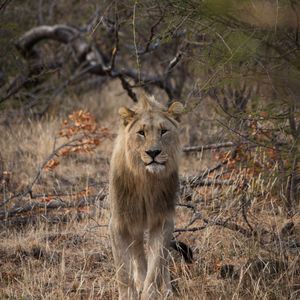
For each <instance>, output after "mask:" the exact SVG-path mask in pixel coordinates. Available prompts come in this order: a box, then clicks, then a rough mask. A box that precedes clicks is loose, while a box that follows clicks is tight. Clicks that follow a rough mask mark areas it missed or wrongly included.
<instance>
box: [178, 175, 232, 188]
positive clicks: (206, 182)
mask: <svg viewBox="0 0 300 300" xmlns="http://www.w3.org/2000/svg"><path fill="white" fill-rule="evenodd" d="M236 183H237V182H236V181H235V180H232V179H227V180H220V179H202V178H201V176H196V177H192V178H187V179H182V180H181V184H183V185H185V184H189V185H190V186H191V187H199V186H215V185H220V186H222V185H233V184H236Z"/></svg>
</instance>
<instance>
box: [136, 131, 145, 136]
mask: <svg viewBox="0 0 300 300" xmlns="http://www.w3.org/2000/svg"><path fill="white" fill-rule="evenodd" d="M137 133H138V134H139V135H142V136H145V131H144V130H140V131H138V132H137Z"/></svg>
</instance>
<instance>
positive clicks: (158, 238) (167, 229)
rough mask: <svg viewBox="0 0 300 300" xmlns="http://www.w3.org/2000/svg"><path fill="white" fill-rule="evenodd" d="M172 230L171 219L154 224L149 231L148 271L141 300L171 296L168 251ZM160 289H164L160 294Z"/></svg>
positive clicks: (172, 222)
mask: <svg viewBox="0 0 300 300" xmlns="http://www.w3.org/2000/svg"><path fill="white" fill-rule="evenodd" d="M173 230H174V221H173V217H170V218H168V219H166V220H165V221H164V222H162V223H159V224H155V225H154V226H153V227H152V228H150V230H149V244H148V270H147V276H146V279H145V283H144V289H143V293H142V300H146V299H158V298H165V296H166V295H168V294H172V287H171V282H170V272H169V250H168V247H169V245H170V241H171V238H172V233H173ZM162 287H164V288H165V291H164V293H162Z"/></svg>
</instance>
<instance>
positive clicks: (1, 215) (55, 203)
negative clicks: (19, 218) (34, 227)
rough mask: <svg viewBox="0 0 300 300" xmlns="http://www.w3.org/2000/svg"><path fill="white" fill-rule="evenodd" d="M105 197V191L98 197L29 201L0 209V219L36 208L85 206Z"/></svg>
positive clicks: (51, 208)
mask: <svg viewBox="0 0 300 300" xmlns="http://www.w3.org/2000/svg"><path fill="white" fill-rule="evenodd" d="M105 197H106V194H105V193H102V194H101V195H100V197H99V195H98V196H97V197H84V198H81V199H80V200H78V201H72V202H71V201H68V202H67V201H63V200H61V199H59V198H58V199H54V200H51V201H49V202H31V203H28V204H26V205H24V206H20V207H16V208H12V209H9V210H6V211H0V220H5V219H8V218H10V217H13V216H16V215H22V214H25V213H29V212H33V211H35V210H37V209H43V210H44V211H47V210H53V209H65V208H79V207H85V206H89V205H91V204H93V203H95V201H96V200H97V201H99V200H100V201H101V200H103V199H104V198H105Z"/></svg>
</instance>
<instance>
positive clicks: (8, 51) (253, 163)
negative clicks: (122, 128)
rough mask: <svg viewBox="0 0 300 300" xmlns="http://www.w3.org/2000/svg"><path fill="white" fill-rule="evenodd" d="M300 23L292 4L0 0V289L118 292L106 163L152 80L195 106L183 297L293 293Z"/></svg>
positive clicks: (179, 275)
mask: <svg viewBox="0 0 300 300" xmlns="http://www.w3.org/2000/svg"><path fill="white" fill-rule="evenodd" d="M299 20H300V4H299V3H298V2H297V1H292V0H290V1H288V0H281V1H268V0H263V1H248V0H245V1H237V0H226V1H224V0H223V1H220V0H214V1H193V0H187V1H175V0H174V1H172V0H170V1H165V0H163V1H139V2H138V1H136V2H135V1H119V2H118V1H96V0H90V1H62V0H54V1H42V0H39V1H38V0H26V1H19V0H4V1H2V2H1V3H0V33H1V34H0V49H1V56H0V180H1V182H0V239H1V243H0V298H1V299H117V286H116V282H115V277H114V276H115V270H114V266H113V259H112V253H111V247H110V240H109V234H108V230H107V224H108V220H109V209H108V207H109V205H108V201H107V193H108V171H109V161H110V155H111V152H112V147H113V141H114V138H115V136H116V133H117V130H118V124H119V120H118V114H117V112H118V108H119V107H120V106H122V105H127V106H130V105H132V104H133V103H134V102H135V101H138V99H139V95H140V94H141V93H143V92H144V91H146V92H148V93H151V94H154V95H155V97H156V99H157V100H158V101H160V102H162V103H164V104H165V105H168V104H170V103H171V102H172V101H173V100H177V101H178V100H179V101H181V102H182V103H183V104H184V105H185V114H184V116H183V118H182V120H181V140H182V145H183V152H182V158H181V163H180V176H181V185H180V190H179V192H178V204H177V208H176V226H175V227H176V229H175V232H174V238H175V239H177V240H178V241H181V242H183V243H185V244H187V245H189V247H190V248H191V249H192V251H193V261H192V262H186V261H184V259H183V257H182V256H181V255H180V254H179V253H177V252H176V251H174V250H170V251H172V262H171V266H170V268H171V273H172V283H173V290H174V298H175V299H299V298H300V258H299V257H300V256H299V254H300V211H299V203H300V201H299V199H300V173H299V171H300V160H299V159H300V157H299V138H300V114H299V112H300V98H299V96H300V86H299V83H300V80H299V79H300V65H299V61H300V51H299V49H300V46H299V38H300V36H299V28H300V21H299ZM44 25H47V27H45V26H44ZM41 26H43V27H41Z"/></svg>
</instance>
